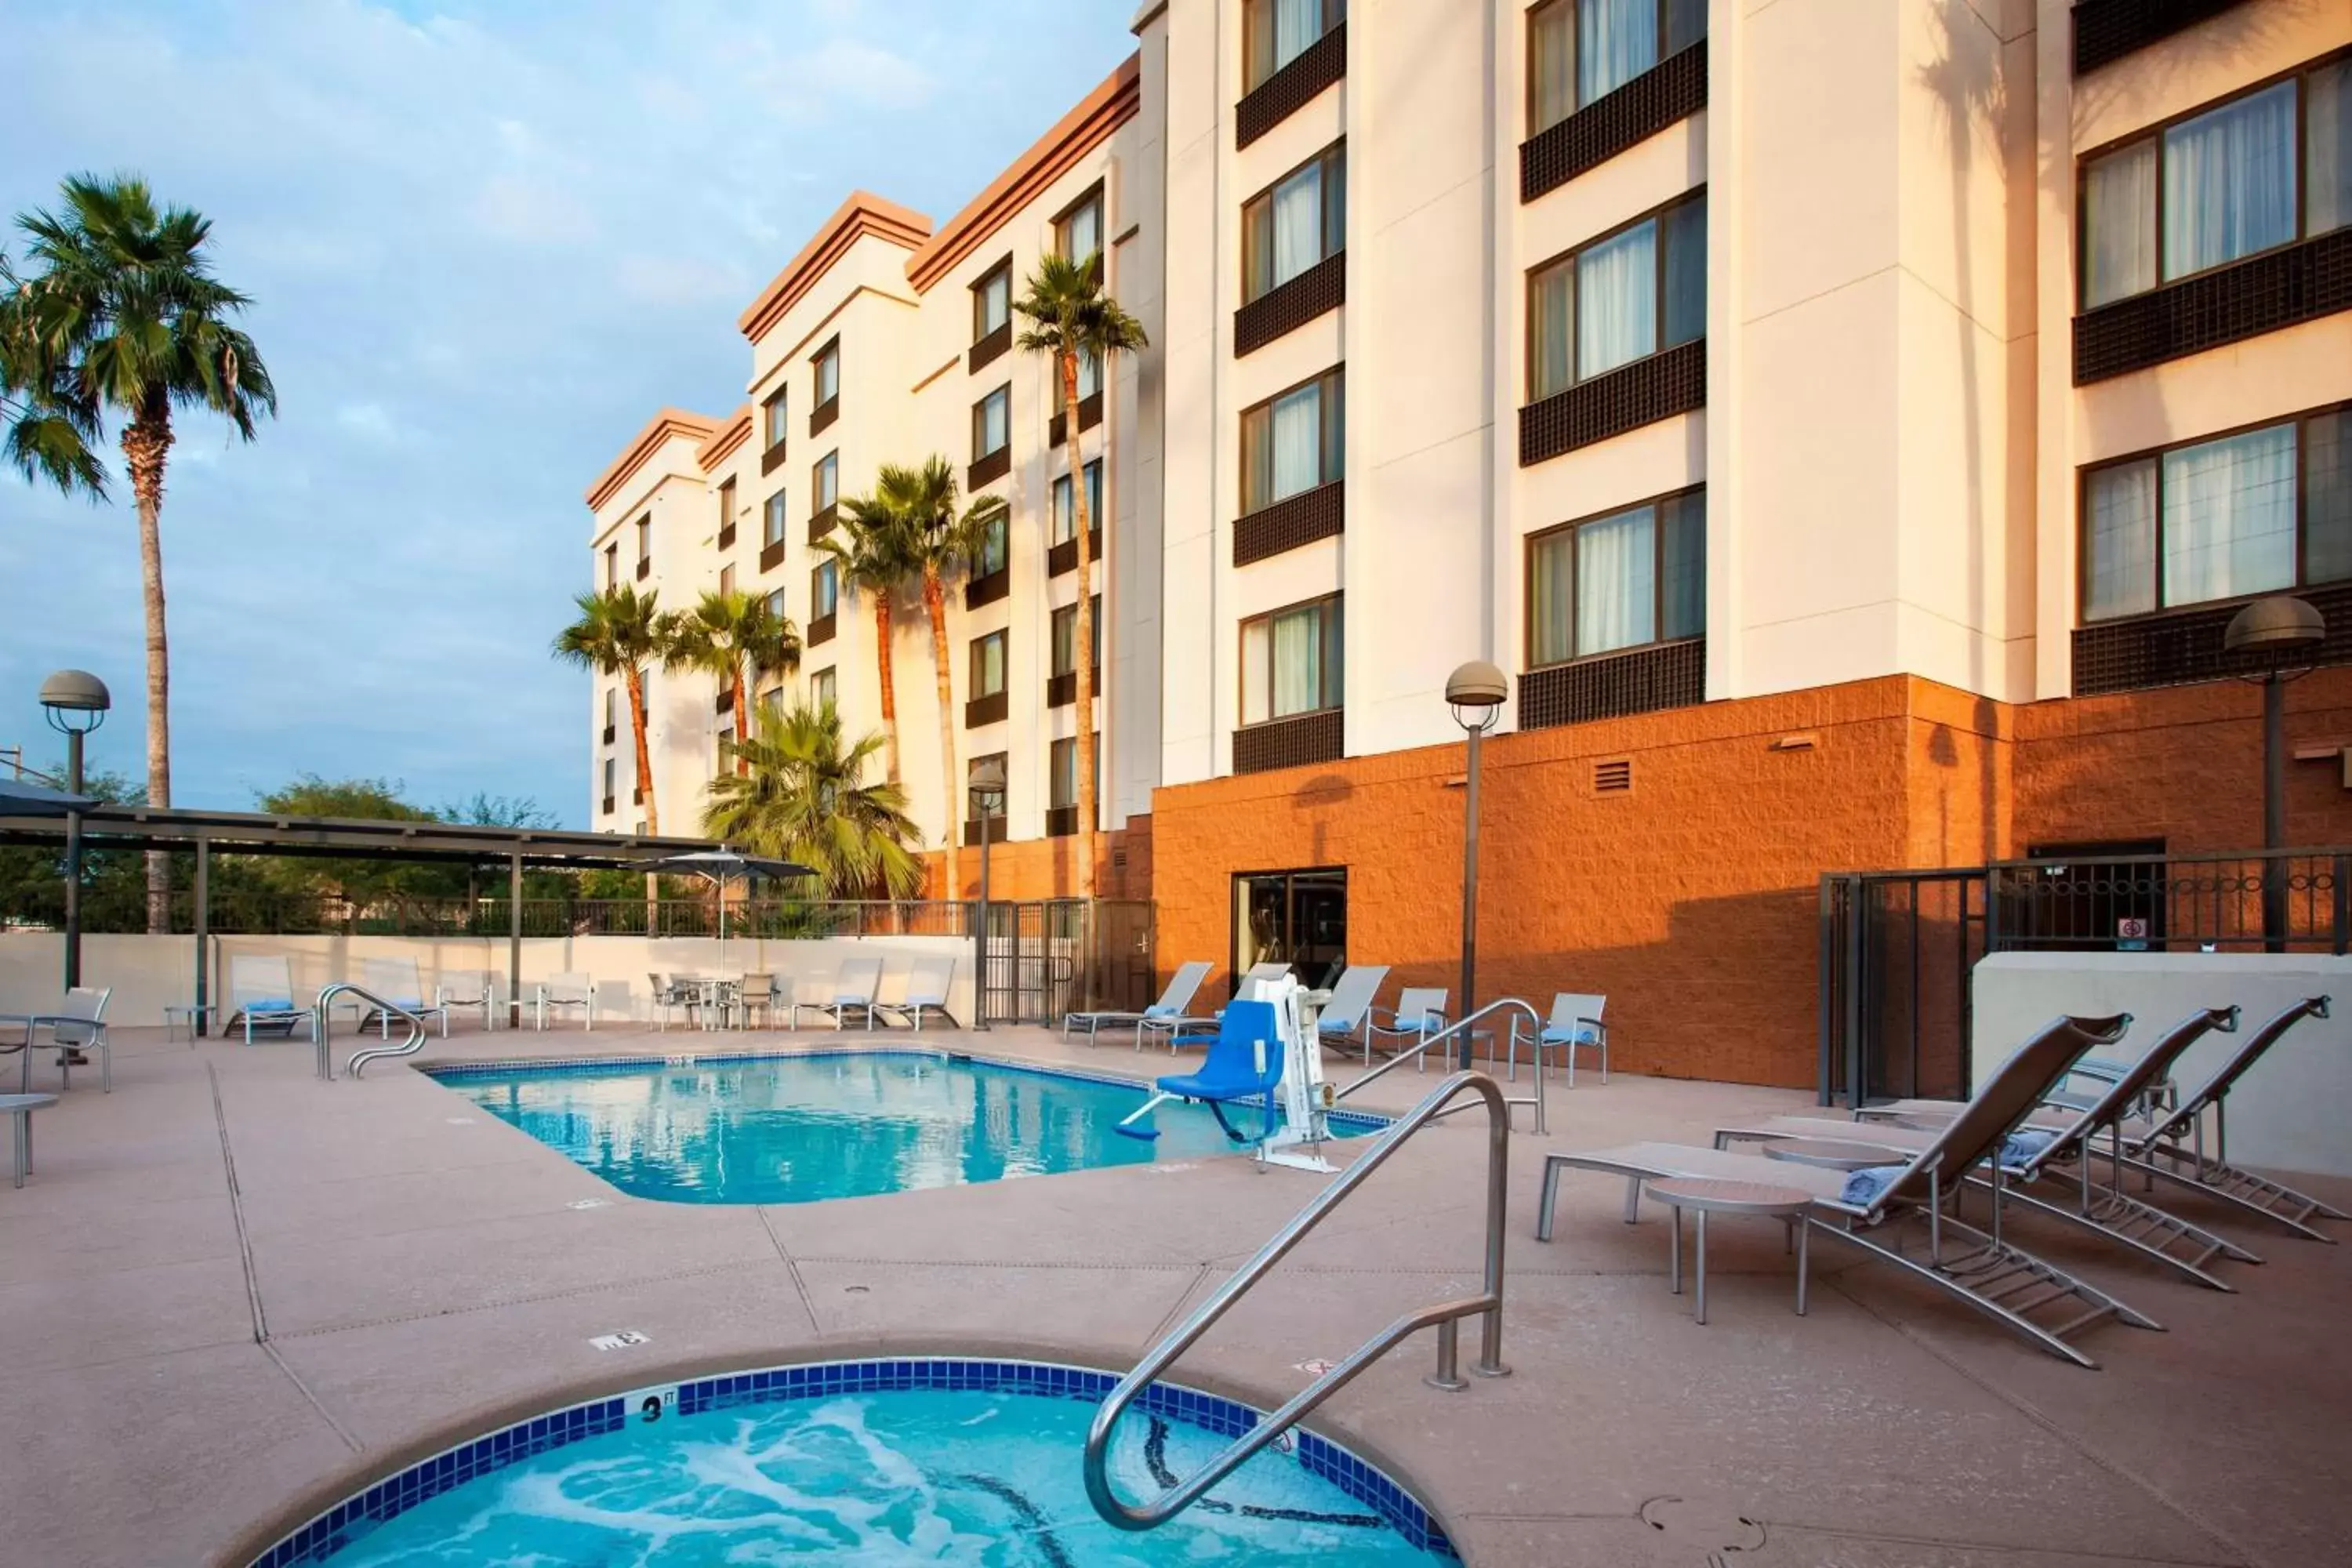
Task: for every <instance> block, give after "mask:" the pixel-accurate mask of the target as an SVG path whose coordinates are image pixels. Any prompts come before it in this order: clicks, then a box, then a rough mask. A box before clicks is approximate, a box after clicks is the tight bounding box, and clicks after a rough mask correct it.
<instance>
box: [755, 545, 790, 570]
mask: <svg viewBox="0 0 2352 1568" xmlns="http://www.w3.org/2000/svg"><path fill="white" fill-rule="evenodd" d="M783 563H784V542H783V541H782V540H781V539H779V540H777V541H776V542H774V543H773V544H762V545H761V546H760V570H761V571H762V572H773V571H774V570H775V569H776V568H777V567H779V566H782V564H783Z"/></svg>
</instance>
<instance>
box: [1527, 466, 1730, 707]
mask: <svg viewBox="0 0 2352 1568" xmlns="http://www.w3.org/2000/svg"><path fill="white" fill-rule="evenodd" d="M1705 632H1706V491H1705V490H1685V491H1683V492H1682V493H1681V494H1679V495H1671V496H1662V497H1660V498H1659V499H1657V500H1649V501H1643V503H1642V504H1641V505H1639V506H1634V507H1627V508H1626V509H1624V510H1622V511H1613V512H1610V513H1607V514H1606V515H1604V516H1601V517H1595V518H1588V519H1586V520H1585V521H1581V522H1572V523H1570V524H1568V525H1566V526H1565V527H1561V528H1556V529H1553V530H1551V531H1549V532H1546V533H1539V534H1537V535H1536V536H1535V537H1534V538H1532V539H1530V540H1528V667H1529V668H1540V667H1542V666H1544V665H1548V664H1559V663H1563V662H1565V661H1566V660H1569V659H1571V658H1585V657H1587V656H1589V655H1591V654H1596V653H1612V652H1614V651H1616V650H1617V649H1620V648H1628V647H1643V646H1644V645H1646V644H1650V643H1660V642H1674V641H1676V640H1678V639H1680V638H1683V637H1698V636H1701V635H1703V634H1704V633H1705Z"/></svg>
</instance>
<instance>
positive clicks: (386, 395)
mask: <svg viewBox="0 0 2352 1568" xmlns="http://www.w3.org/2000/svg"><path fill="white" fill-rule="evenodd" d="M1133 11H1134V5H1132V3H1131V0H766V3H751V0H735V3H729V0H660V3H659V4H657V5H648V4H646V3H644V0H626V3H619V0H582V3H576V4H575V3H556V0H531V3H522V0H517V3H512V4H504V5H500V4H481V5H457V4H452V5H431V4H425V3H420V0H403V3H401V4H397V5H368V4H362V3H360V0H278V3H268V4H265V3H254V4H215V3H209V0H152V3H149V4H115V3H93V0H66V3H62V4H61V3H58V0H0V37H5V39H6V40H7V44H6V47H5V48H0V103H5V104H6V105H8V109H7V110H6V124H7V131H6V134H5V136H0V214H5V215H14V214H16V213H18V212H21V211H24V210H25V209H26V208H27V207H30V206H34V205H48V204H50V203H51V202H52V201H53V199H54V196H55V193H56V190H57V184H58V179H59V178H60V177H61V176H63V175H64V174H68V173H70V172H74V171H79V170H85V169H89V170H98V171H113V170H119V169H127V170H135V171H138V172H140V173H142V174H144V175H146V177H147V178H148V180H149V181H150V183H151V184H152V185H153V186H154V187H155V188H156V190H157V192H158V194H159V195H161V196H163V198H165V199H168V200H171V201H174V202H179V203H184V204H186V205H193V206H194V207H196V208H198V209H200V210H201V211H203V212H205V214H207V215H208V216H211V217H212V219H213V220H214V237H215V251H216V253H217V254H216V257H215V262H216V266H217V268H218V270H219V272H220V273H221V275H222V277H223V278H224V279H226V280H227V281H228V282H230V283H232V284H233V285H235V286H236V287H237V288H240V289H244V290H245V291H246V292H247V293H248V294H250V295H252V296H253V297H254V300H255V307H254V309H253V310H252V311H251V312H250V313H249V315H248V317H247V327H248V329H249V330H250V331H252V333H253V334H254V336H255V339H256V340H257V342H258V343H259V345H260V347H261V349H262V352H263V353H264V355H265V357H266V358H267V360H268V365H269V368H270V372H271V374H272V375H273V376H274V377H275V379H276V381H277V384H278V396H279V405H280V416H279V417H278V420H277V421H275V422H274V423H272V424H269V425H267V426H264V427H263V430H262V433H261V437H260V439H259V440H258V441H257V443H255V444H254V445H253V446H250V447H243V446H239V445H238V444H237V443H236V441H235V439H234V438H233V437H229V436H228V435H226V431H225V427H224V426H221V425H219V424H218V423H217V422H216V421H210V420H205V419H201V418H200V419H194V420H190V421H188V422H185V423H184V424H183V425H182V426H181V427H180V431H179V442H178V445H177V446H176V447H175V448H174V450H173V462H172V467H171V469H170V474H169V481H168V482H169V491H168V494H167V497H166V500H165V503H164V512H163V559H164V574H165V582H166V586H167V589H168V592H169V594H170V610H171V619H170V626H171V636H172V672H173V700H172V717H173V799H174V802H175V803H176V804H178V805H208V806H220V807H245V806H248V805H250V804H251V803H252V799H253V795H254V794H255V792H256V791H257V790H259V789H265V788H268V787H270V786H272V785H274V784H278V783H280V782H282V781H284V780H287V779H289V778H290V777H292V776H293V775H294V774H296V773H299V772H303V771H310V772H316V773H323V774H325V775H327V776H329V777H344V776H352V775H361V774H364V775H371V776H383V777H388V778H392V779H395V780H398V781H401V782H402V783H403V784H404V786H405V788H406V791H407V793H408V795H409V796H410V798H412V799H415V800H418V801H421V802H425V803H427V804H436V803H439V802H442V801H446V800H451V799H455V798H457V797H460V796H462V795H469V794H471V793H472V792H474V791H475V790H487V791H488V792H490V793H492V794H503V795H532V796H535V797H537V798H538V800H539V801H540V802H541V804H542V805H546V806H548V807H550V808H551V809H553V810H554V811H556V812H557V813H559V814H560V815H561V816H562V818H563V819H564V820H565V821H566V822H567V823H570V824H572V825H574V826H578V825H582V824H583V822H584V820H585V814H586V807H587V801H586V798H585V797H586V794H587V783H586V781H587V773H586V764H585V763H584V761H583V758H584V757H585V755H586V751H585V745H586V739H587V730H586V725H585V722H584V721H583V711H584V708H585V704H586V701H587V699H586V695H585V692H586V683H585V679H584V678H583V677H580V676H578V675H575V674H573V673H572V672H570V671H569V670H567V669H565V668H562V667H559V666H557V665H555V664H554V663H553V662H551V660H550V659H549V658H548V657H547V652H546V649H547V644H548V640H549V638H550V637H551V636H552V635H553V633H554V631H555V630H556V628H557V627H558V626H560V625H561V624H562V621H563V619H564V618H565V616H566V612H567V610H568V609H569V607H570V597H571V595H572V594H573V593H575V592H576V591H578V590H579V589H580V588H582V587H584V586H586V584H587V579H588V553H587V550H586V547H585V541H586V530H587V526H588V517H587V512H586V510H585V508H584V507H583V504H582V501H581V494H582V491H583V489H585V488H586V486H587V483H588V481H589V480H590V479H593V478H594V477H595V475H596V473H597V471H598V470H599V469H600V468H603V467H604V464H605V463H606V462H608V461H609V460H610V459H611V458H612V457H613V456H614V454H615V453H616V452H618V451H619V450H620V448H621V447H622V446H623V444H624V443H625V441H626V439H627V438H628V437H629V436H630V435H631V434H633V433H634V432H635V429H636V428H637V426H639V425H640V424H641V423H643V421H644V420H645V418H646V416H647V415H649V414H650V413H651V412H652V411H653V410H654V409H655V408H656V407H658V406H660V405H664V404H677V405H681V406H685V407H689V408H694V409H697V410H699V411H701V412H704V413H709V414H723V413H725V412H727V411H729V410H730V409H731V408H733V407H734V405H736V404H737V403H738V402H740V400H741V396H742V387H743V383H744V380H745V379H746V376H747V374H748V373H749V367H750V357H749V349H748V345H746V344H745V343H744V342H743V340H742V339H741V337H740V335H738V333H737V332H736V331H735V326H734V321H735V317H736V315H737V313H738V312H739V311H740V310H741V309H742V307H743V306H744V305H746V304H747V303H749V302H750V300H751V297H752V295H753V294H754V293H756V292H757V290H758V289H759V288H760V286H761V284H763V283H765V282H766V281H767V279H769V278H771V277H772V276H773V275H774V273H775V272H776V270H777V269H778V268H780V267H781V266H782V264H783V262H784V261H785V260H787V259H788V258H790V257H791V256H792V254H793V251H795V250H796V249H798V248H799V247H800V246H801V244H802V243H803V241H804V240H805V239H806V238H807V237H808V235H809V233H810V232H811V230H812V229H813V228H814V226H815V225H816V224H817V223H818V222H820V221H821V220H822V219H823V218H824V216H825V215H826V214H827V213H829V212H831V211H832V209H833V208H834V207H835V205H837V204H838V203H839V201H840V200H841V198H842V196H843V195H845V193H846V192H847V191H848V190H849V189H850V188H851V187H853V186H861V185H862V186H865V187H866V188H869V189H871V190H874V191H877V192H878V193H880V194H881V195H886V196H888V197H890V198H891V199H893V200H896V201H900V202H904V203H906V204H907V205H910V206H913V207H916V208H918V209H919V210H921V211H924V212H928V213H929V214H930V215H931V216H933V218H934V219H944V218H945V217H946V216H948V215H949V214H950V213H951V212H953V211H954V210H955V209H956V208H957V207H958V206H960V205H962V203H963V202H964V200H966V199H967V198H968V197H969V196H971V195H972V194H974V193H975V192H977V191H978V190H979V189H980V187H981V186H982V185H983V184H986V183H987V181H988V180H989V179H990V178H992V176H993V175H994V174H996V172H997V171H998V170H999V169H1000V168H1002V167H1003V164H1004V163H1007V162H1009V161H1010V160H1011V159H1012V158H1013V156H1014V155H1015V154H1017V153H1019V152H1020V151H1021V150H1022V149H1023V148H1024V147H1025V146H1027V145H1028V144H1029V142H1031V141H1033V140H1034V138H1035V137H1036V136H1037V135H1038V134H1039V133H1040V132H1043V131H1044V130H1045V127H1046V126H1048V125H1050V124H1051V123H1052V122H1053V121H1055V119H1056V118H1058V117H1059V116H1060V114H1061V113H1062V112H1063V111H1064V110H1066V108H1067V107H1068V106H1069V105H1070V104H1071V103H1072V102H1074V101H1076V100H1077V99H1078V98H1079V97H1081V96H1082V95H1083V94H1084V93H1085V92H1086V91H1087V89H1089V88H1091V87H1092V86H1093V85H1094V84H1095V83H1096V82H1097V81H1099V80H1100V79H1102V78H1103V77H1104V76H1105V75H1107V74H1108V72H1109V71H1110V70H1111V68H1113V67H1114V66H1116V65H1117V64H1118V61H1119V60H1120V59H1122V58H1125V57H1126V55H1127V54H1128V53H1129V51H1130V50H1131V48H1132V47H1133V43H1134V40H1133V38H1132V37H1130V36H1129V34H1128V32H1127V22H1128V20H1129V16H1131V15H1132V14H1133ZM0 243H5V244H7V245H8V247H9V248H10V249H11V250H12V251H13V250H15V249H16V248H17V247H16V244H15V243H14V236H13V230H12V232H11V235H10V237H9V238H8V239H7V240H5V241H0ZM116 492H117V500H115V501H114V502H113V503H110V504H108V505H105V506H100V507H97V508H92V507H90V506H89V504H87V503H86V502H79V501H75V502H68V501H65V500H61V499H59V498H58V497H57V496H55V495H54V494H49V493H45V492H42V491H39V490H37V489H32V488H30V487H27V486H26V485H25V484H24V483H22V482H21V481H19V480H18V479H16V478H15V477H14V476H13V475H10V476H7V477H5V478H0V746H8V745H15V744H17V743H20V742H21V743H24V744H25V745H26V747H27V750H28V753H29V754H31V755H34V756H41V755H45V754H46V755H48V756H55V755H58V754H59V753H58V750H57V747H56V745H55V744H54V742H56V739H57V738H56V737H55V736H53V735H51V734H50V733H49V732H48V731H47V730H46V729H45V728H44V727H43V725H42V721H41V712H40V709H39V707H38V706H37V703H36V702H35V700H34V693H35V691H36V689H37V687H38V685H39V683H40V679H41V677H42V676H43V675H44V674H45V673H47V671H48V670H50V669H53V668H58V667H59V666H66V665H75V666H80V667H83V668H89V669H91V670H95V671H96V672H97V673H98V674H99V675H100V676H101V677H102V678H103V679H105V680H106V681H107V683H108V684H109V685H110V687H111V688H112V689H113V692H114V697H115V703H116V707H115V712H114V715H113V717H112V718H111V720H110V721H109V723H108V724H107V726H106V728H105V729H103V730H102V731H100V732H99V734H98V735H97V736H96V737H95V738H94V741H93V749H92V753H91V755H92V762H93V765H98V766H110V767H115V768H119V769H121V770H122V771H123V772H125V773H130V774H131V775H133V776H134V777H137V778H143V776H144V762H143V756H144V752H143V743H142V723H143V721H144V697H143V693H144V678H143V674H142V671H143V663H142V629H141V618H140V605H139V561H138V544H137V534H136V529H135V525H134V520H133V517H132V515H131V510H130V507H129V505H128V487H127V486H124V485H121V484H118V485H117V486H116Z"/></svg>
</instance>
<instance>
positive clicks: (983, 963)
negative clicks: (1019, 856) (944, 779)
mask: <svg viewBox="0 0 2352 1568" xmlns="http://www.w3.org/2000/svg"><path fill="white" fill-rule="evenodd" d="M966 787H968V788H969V789H970V790H971V804H972V807H973V809H974V810H976V811H978V812H979V814H980V908H979V909H978V910H975V911H974V915H975V918H974V920H973V921H972V924H971V950H972V955H973V956H972V966H971V1026H972V1027H973V1028H975V1029H980V1030H985V1029H986V1028H987V1027H988V819H989V816H990V808H991V807H992V805H995V803H997V802H998V801H1001V800H1003V798H1004V764H1003V763H999V762H996V761H993V760H991V761H988V762H984V763H978V764H977V765H975V766H974V767H973V768H972V770H971V778H970V779H969V780H968V781H967V785H966Z"/></svg>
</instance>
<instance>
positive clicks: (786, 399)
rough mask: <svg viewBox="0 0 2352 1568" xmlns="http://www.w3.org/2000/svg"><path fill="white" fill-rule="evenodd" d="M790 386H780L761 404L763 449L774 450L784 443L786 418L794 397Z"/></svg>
mask: <svg viewBox="0 0 2352 1568" xmlns="http://www.w3.org/2000/svg"><path fill="white" fill-rule="evenodd" d="M791 391H792V389H791V388H790V387H785V386H780V387H778V388H776V390H775V391H774V392H773V393H772V394H771V395H769V398H768V401H767V402H765V403H762V404H761V405H760V428H761V437H762V439H761V450H762V451H768V452H772V451H774V450H775V449H776V448H777V447H782V445H783V444H784V419H785V416H786V414H787V412H788V408H789V405H790V404H791V402H792V399H791V397H790V395H789V394H790V393H791Z"/></svg>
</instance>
